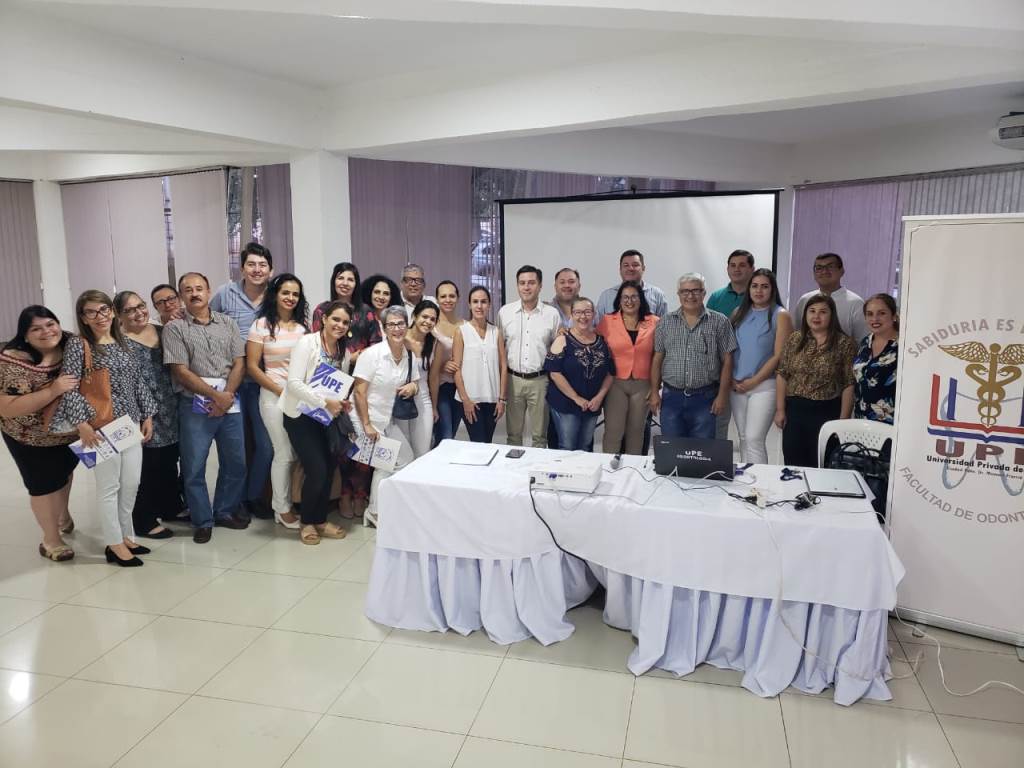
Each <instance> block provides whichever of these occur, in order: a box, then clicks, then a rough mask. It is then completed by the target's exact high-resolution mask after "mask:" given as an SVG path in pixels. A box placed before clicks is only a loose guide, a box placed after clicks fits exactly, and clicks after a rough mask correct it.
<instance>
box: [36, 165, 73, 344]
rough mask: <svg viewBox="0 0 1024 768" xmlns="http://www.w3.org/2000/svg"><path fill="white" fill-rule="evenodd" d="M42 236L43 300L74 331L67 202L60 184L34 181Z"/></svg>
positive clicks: (39, 227) (40, 247) (39, 234)
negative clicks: (66, 221)
mask: <svg viewBox="0 0 1024 768" xmlns="http://www.w3.org/2000/svg"><path fill="white" fill-rule="evenodd" d="M32 196H33V197H34V198H35V204H36V229H37V230H38V236H39V268H40V272H41V274H42V282H43V303H44V304H45V305H46V306H47V307H49V308H50V309H51V310H53V313H54V314H55V315H57V317H59V318H60V323H61V325H62V326H63V327H64V328H65V329H67V330H70V331H74V330H75V308H74V298H73V297H72V296H71V281H70V279H69V278H68V248H67V242H66V240H65V238H64V204H63V202H62V201H61V196H60V184H57V183H55V182H52V181H36V182H33V183H32Z"/></svg>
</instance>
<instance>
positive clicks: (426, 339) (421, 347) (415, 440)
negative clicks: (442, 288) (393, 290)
mask: <svg viewBox="0 0 1024 768" xmlns="http://www.w3.org/2000/svg"><path fill="white" fill-rule="evenodd" d="M439 314H440V310H439V309H438V307H437V304H435V303H434V302H433V301H432V300H431V299H423V300H421V301H420V302H418V303H417V304H416V306H415V307H413V310H412V323H410V325H409V330H408V331H406V334H405V345H406V347H408V348H409V349H411V350H412V360H413V364H414V365H416V366H418V367H419V369H420V379H421V383H422V384H423V385H424V386H421V387H419V389H418V390H417V391H416V406H417V416H416V418H415V419H413V420H412V423H411V424H410V425H409V428H410V429H409V441H410V443H412V452H413V454H414V455H415V456H416V458H417V459H418V458H419V457H420V456H422V455H423V454H425V453H426V452H427V451H429V450H430V444H431V442H432V440H433V436H434V403H433V401H432V400H431V393H430V387H429V386H426V384H427V381H429V377H430V370H431V367H432V365H433V361H434V354H435V353H434V349H435V346H436V345H435V344H434V342H435V341H436V339H435V338H434V333H433V332H434V326H436V325H437V318H438V315H439Z"/></svg>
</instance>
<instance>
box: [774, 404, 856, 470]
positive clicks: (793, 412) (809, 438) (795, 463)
mask: <svg viewBox="0 0 1024 768" xmlns="http://www.w3.org/2000/svg"><path fill="white" fill-rule="evenodd" d="M842 402H843V401H842V398H841V397H837V398H835V399H834V400H808V399H807V398H806V397H787V398H786V426H785V428H784V429H783V430H782V456H783V460H784V461H785V462H786V464H787V466H791V467H816V466H818V433H819V432H820V431H821V428H822V426H823V425H824V424H825V422H826V421H831V420H832V419H838V418H839V414H840V413H841V411H842Z"/></svg>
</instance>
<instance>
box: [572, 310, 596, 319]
mask: <svg viewBox="0 0 1024 768" xmlns="http://www.w3.org/2000/svg"><path fill="white" fill-rule="evenodd" d="M572 316H573V317H593V316H594V310H592V309H574V310H573V311H572Z"/></svg>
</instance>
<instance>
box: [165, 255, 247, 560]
mask: <svg viewBox="0 0 1024 768" xmlns="http://www.w3.org/2000/svg"><path fill="white" fill-rule="evenodd" d="M178 293H179V294H180V295H181V298H182V299H183V300H184V302H185V307H186V309H187V310H188V311H187V312H186V313H185V316H184V317H183V318H181V319H180V320H172V321H171V322H169V323H168V324H167V325H166V326H165V327H164V333H163V345H164V363H165V364H166V365H169V366H170V367H171V375H172V376H173V378H174V390H175V392H177V393H178V394H179V395H180V397H179V398H178V425H179V433H180V442H179V445H180V449H181V470H182V474H183V475H184V478H185V496H186V498H187V499H188V506H189V509H190V510H191V512H192V525H193V527H194V528H195V533H194V534H193V536H192V540H193V541H195V542H196V543H197V544H205V543H206V542H208V541H209V540H210V537H211V535H212V533H213V526H214V525H219V526H223V527H225V528H235V529H243V528H246V527H247V526H248V525H249V521H248V519H247V518H245V517H242V516H240V515H239V513H238V506H239V503H240V502H241V500H242V492H243V490H244V486H243V483H244V482H245V433H244V431H243V427H242V414H241V413H240V412H239V411H238V408H237V407H236V405H235V393H236V392H238V388H239V386H240V385H241V383H242V375H243V372H244V370H245V344H244V343H243V342H242V336H241V334H240V333H239V332H238V325H237V324H236V323H235V321H234V320H232V319H231V318H230V317H228V316H227V315H225V314H222V313H220V312H214V311H213V310H211V309H210V282H209V280H207V279H206V276H205V275H202V274H200V273H198V272H188V273H186V274H184V275H182V276H181V278H180V279H179V280H178ZM196 395H200V396H201V397H202V398H205V401H206V407H205V408H204V407H203V406H202V401H200V400H197V399H196V398H195V396H196ZM214 440H216V441H217V456H218V459H219V462H220V468H219V471H218V476H217V488H216V492H215V493H214V498H213V504H212V505H211V503H210V494H209V492H208V491H207V488H206V460H207V458H208V457H209V455H210V445H211V444H212V443H213V441H214Z"/></svg>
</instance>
